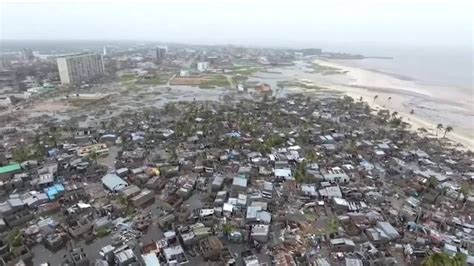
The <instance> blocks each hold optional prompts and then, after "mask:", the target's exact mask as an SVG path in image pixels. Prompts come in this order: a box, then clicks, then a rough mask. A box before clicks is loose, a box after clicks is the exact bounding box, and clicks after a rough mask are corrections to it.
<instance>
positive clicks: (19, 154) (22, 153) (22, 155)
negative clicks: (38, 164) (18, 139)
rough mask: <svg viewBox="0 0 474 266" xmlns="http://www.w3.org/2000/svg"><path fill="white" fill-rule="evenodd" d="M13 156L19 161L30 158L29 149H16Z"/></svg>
mask: <svg viewBox="0 0 474 266" xmlns="http://www.w3.org/2000/svg"><path fill="white" fill-rule="evenodd" d="M12 156H13V160H15V162H18V163H21V162H24V161H26V160H28V159H29V158H30V154H29V151H28V150H27V149H26V148H24V147H21V148H18V149H16V150H14V151H13V154H12Z"/></svg>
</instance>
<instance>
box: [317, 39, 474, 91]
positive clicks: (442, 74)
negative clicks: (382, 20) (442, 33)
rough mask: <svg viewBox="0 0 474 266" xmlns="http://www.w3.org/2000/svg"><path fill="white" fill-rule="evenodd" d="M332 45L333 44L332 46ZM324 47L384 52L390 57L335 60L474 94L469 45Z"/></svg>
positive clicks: (373, 53)
mask: <svg viewBox="0 0 474 266" xmlns="http://www.w3.org/2000/svg"><path fill="white" fill-rule="evenodd" d="M333 49H334V48H333ZM333 49H331V47H328V49H327V50H326V49H325V51H331V52H332V51H335V52H347V53H355V54H362V55H364V56H367V57H370V56H384V57H392V58H393V59H377V58H367V59H362V60H337V61H338V62H339V63H341V64H344V65H347V66H352V67H358V68H363V69H367V70H372V71H377V72H384V73H386V74H390V75H393V76H396V77H397V78H400V79H406V80H412V81H414V82H416V83H418V84H420V85H428V86H442V87H451V88H456V89H457V91H463V92H464V93H466V94H469V95H470V96H471V97H472V96H473V95H474V85H473V84H474V83H473V78H474V65H473V62H474V53H473V52H474V51H473V49H472V48H434V47H427V48H400V47H397V48H394V47H390V48H386V47H351V46H350V45H346V46H345V47H343V48H342V47H341V49H340V50H339V49H338V50H333Z"/></svg>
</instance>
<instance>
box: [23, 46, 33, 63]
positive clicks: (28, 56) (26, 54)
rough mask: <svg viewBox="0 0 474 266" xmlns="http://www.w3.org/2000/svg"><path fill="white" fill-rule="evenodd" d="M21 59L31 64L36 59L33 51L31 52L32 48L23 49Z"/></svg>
mask: <svg viewBox="0 0 474 266" xmlns="http://www.w3.org/2000/svg"><path fill="white" fill-rule="evenodd" d="M21 57H22V58H23V60H24V61H28V62H31V61H33V60H34V59H35V56H34V54H33V50H31V49H30V48H23V49H22V50H21Z"/></svg>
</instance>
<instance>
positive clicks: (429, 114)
mask: <svg viewBox="0 0 474 266" xmlns="http://www.w3.org/2000/svg"><path fill="white" fill-rule="evenodd" d="M313 62H315V63H317V64H320V65H323V66H328V67H335V68H339V69H341V70H343V71H347V73H346V74H344V75H345V76H346V77H345V78H344V79H341V78H338V77H334V78H332V79H331V80H326V81H325V83H328V84H324V85H325V86H327V87H329V88H331V89H334V90H338V91H341V92H344V93H345V94H347V95H349V96H351V97H352V98H354V100H358V99H360V97H362V98H363V100H364V101H367V102H368V103H369V104H370V105H371V106H374V107H376V108H386V109H389V110H390V111H391V112H394V111H396V112H398V114H399V116H400V117H402V118H403V120H404V121H406V122H408V123H410V124H411V125H412V128H411V130H414V131H417V130H418V128H425V129H427V130H428V133H427V135H428V136H431V137H436V136H435V132H436V125H437V124H438V123H442V124H443V126H447V125H451V126H452V127H453V128H454V130H453V131H452V132H449V133H448V134H447V135H446V138H447V139H449V140H452V141H454V142H457V143H460V144H462V145H463V146H464V148H467V149H470V150H474V136H473V132H474V122H473V121H474V110H473V107H472V106H473V105H472V103H471V102H470V101H469V100H467V102H466V97H464V98H463V95H449V93H446V91H447V92H451V90H442V89H441V88H438V87H430V88H428V87H424V86H421V85H418V84H416V83H415V82H413V81H411V80H404V79H399V78H397V77H396V76H393V75H389V74H386V73H383V72H380V71H371V70H366V69H361V68H356V67H350V66H345V65H342V64H340V63H337V62H332V61H326V60H320V59H316V60H314V61H313ZM339 76H340V75H339ZM448 95H449V97H447V96H448ZM375 96H377V99H376V100H375V101H374V100H373V99H374V97H375ZM472 100H473V99H471V101H472ZM412 110H414V114H410V112H411V111H412ZM440 112H441V113H440ZM440 114H442V115H443V117H441V116H440ZM442 136H443V132H441V134H438V137H439V138H441V137H442Z"/></svg>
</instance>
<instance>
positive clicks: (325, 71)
mask: <svg viewBox="0 0 474 266" xmlns="http://www.w3.org/2000/svg"><path fill="white" fill-rule="evenodd" d="M311 68H312V69H313V70H312V71H311V73H319V74H322V75H339V74H346V73H347V72H348V71H343V70H341V69H339V68H336V67H330V66H323V65H320V64H317V63H313V64H311Z"/></svg>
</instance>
